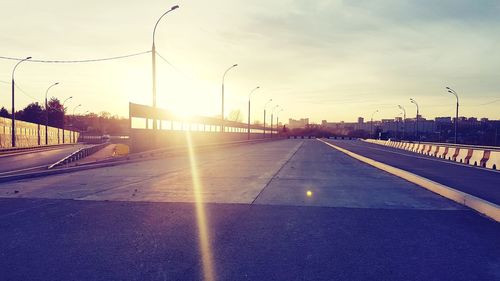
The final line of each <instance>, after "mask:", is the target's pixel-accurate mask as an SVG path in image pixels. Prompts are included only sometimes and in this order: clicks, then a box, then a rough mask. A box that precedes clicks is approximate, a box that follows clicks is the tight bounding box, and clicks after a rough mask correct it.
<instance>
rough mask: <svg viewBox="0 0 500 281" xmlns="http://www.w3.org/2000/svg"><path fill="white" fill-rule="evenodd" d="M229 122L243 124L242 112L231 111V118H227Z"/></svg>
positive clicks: (237, 110)
mask: <svg viewBox="0 0 500 281" xmlns="http://www.w3.org/2000/svg"><path fill="white" fill-rule="evenodd" d="M227 119H228V120H229V121H234V122H241V121H243V116H242V115H241V110H239V109H236V110H231V112H230V113H229V117H228V118H227Z"/></svg>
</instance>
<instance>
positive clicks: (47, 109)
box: [45, 82, 64, 145]
mask: <svg viewBox="0 0 500 281" xmlns="http://www.w3.org/2000/svg"><path fill="white" fill-rule="evenodd" d="M56 85H59V82H56V83H54V84H52V85H50V86H49V87H48V88H47V90H46V91H45V145H49V129H48V128H49V106H48V102H47V94H48V93H49V90H50V88H52V87H54V86H56ZM63 118H64V117H63ZM63 136H64V133H63ZM63 143H64V141H63Z"/></svg>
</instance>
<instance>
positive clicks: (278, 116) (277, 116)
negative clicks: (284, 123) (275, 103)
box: [276, 108, 283, 135]
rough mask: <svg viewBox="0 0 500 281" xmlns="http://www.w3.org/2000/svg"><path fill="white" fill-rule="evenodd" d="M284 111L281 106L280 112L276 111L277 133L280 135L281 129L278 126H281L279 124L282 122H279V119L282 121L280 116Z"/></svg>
mask: <svg viewBox="0 0 500 281" xmlns="http://www.w3.org/2000/svg"><path fill="white" fill-rule="evenodd" d="M282 111H283V108H281V109H280V111H278V112H277V113H276V133H277V134H278V135H279V133H280V130H279V127H278V126H279V124H280V123H279V121H280V119H279V118H280V112H282Z"/></svg>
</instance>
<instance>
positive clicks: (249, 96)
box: [247, 86, 260, 139]
mask: <svg viewBox="0 0 500 281" xmlns="http://www.w3.org/2000/svg"><path fill="white" fill-rule="evenodd" d="M258 89H260V86H257V87H255V89H253V90H252V91H251V92H250V94H248V133H247V135H248V139H250V98H251V96H252V94H253V92H255V91H256V90H258Z"/></svg>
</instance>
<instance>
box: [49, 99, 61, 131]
mask: <svg viewBox="0 0 500 281" xmlns="http://www.w3.org/2000/svg"><path fill="white" fill-rule="evenodd" d="M48 110H49V126H52V127H58V128H62V126H63V117H64V112H65V110H64V107H63V106H62V104H61V102H60V101H59V99H57V98H54V97H52V98H50V100H49V102H48Z"/></svg>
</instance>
